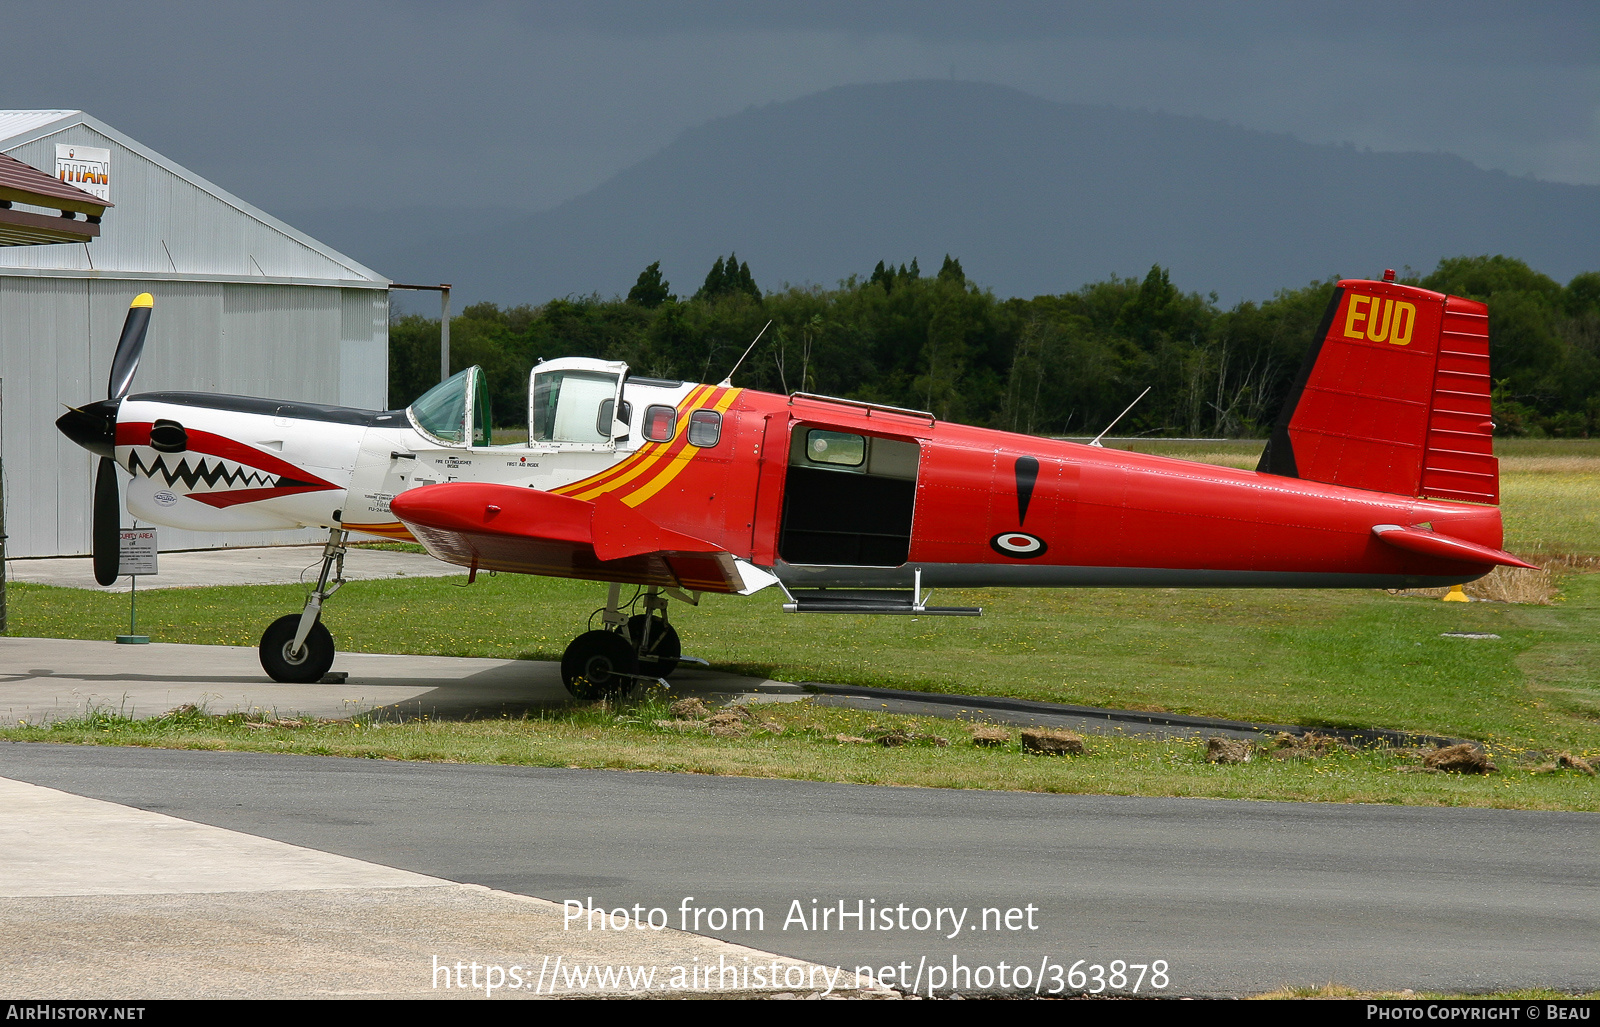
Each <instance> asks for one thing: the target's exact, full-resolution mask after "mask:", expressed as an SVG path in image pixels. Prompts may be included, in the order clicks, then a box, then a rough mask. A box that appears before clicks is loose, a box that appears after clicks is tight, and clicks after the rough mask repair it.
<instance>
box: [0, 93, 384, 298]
mask: <svg viewBox="0 0 1600 1027" xmlns="http://www.w3.org/2000/svg"><path fill="white" fill-rule="evenodd" d="M57 143H73V144H77V145H81V146H99V147H104V148H106V149H109V150H110V151H111V202H112V203H114V204H116V206H114V207H112V208H111V209H110V210H108V211H106V217H105V222H104V223H103V224H102V225H101V234H100V238H98V239H96V240H95V241H94V242H92V243H89V244H87V245H58V246H9V247H5V248H3V249H0V267H38V268H72V269H74V270H83V271H87V270H91V269H96V270H101V271H107V270H111V271H156V272H165V273H168V274H173V273H176V274H186V275H191V274H212V275H245V276H261V277H274V278H354V277H356V275H355V274H354V273H353V272H352V269H351V268H349V267H346V266H345V265H343V264H340V263H339V262H338V261H336V260H332V259H330V258H329V257H328V256H326V255H324V254H322V253H318V252H317V251H316V250H315V249H313V248H312V247H310V246H307V245H305V244H304V243H302V242H300V241H299V240H297V239H293V238H291V237H289V236H287V235H284V234H283V233H282V232H280V231H278V230H277V229H276V228H273V227H271V226H269V225H266V224H263V223H262V222H261V221H259V220H257V219H256V218H254V217H251V216H249V215H246V214H245V213H243V212H241V211H240V210H238V209H237V208H236V207H234V206H233V205H231V204H228V203H225V202H224V201H223V200H221V199H219V198H218V197H216V196H213V195H211V194H210V193H208V192H206V191H205V190H204V189H201V188H200V187H198V186H196V185H195V184H194V183H192V182H188V181H186V180H184V179H183V178H181V177H180V176H178V175H175V174H173V173H172V172H171V171H168V170H167V169H166V168H164V167H161V166H160V165H158V164H155V163H153V162H151V161H149V160H147V159H146V158H145V157H144V156H143V155H142V154H139V153H136V152H135V151H133V150H130V149H128V148H127V147H126V146H123V145H122V144H121V143H119V142H117V141H116V140H114V139H111V138H109V137H107V136H105V135H104V134H102V133H100V132H96V131H95V130H94V129H92V128H90V127H88V126H87V125H73V126H70V127H68V128H65V129H62V130H61V131H58V132H54V133H52V134H50V135H48V136H45V137H43V138H41V139H35V140H33V141H32V142H28V143H23V144H22V145H20V146H16V147H14V148H11V149H8V150H6V151H5V152H6V153H7V154H9V155H10V156H12V157H15V158H16V159H17V160H20V161H23V162H25V163H28V164H32V165H33V166H34V167H36V168H39V169H41V170H43V171H44V172H46V173H47V174H55V166H56V144H57Z"/></svg>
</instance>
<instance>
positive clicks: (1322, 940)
mask: <svg viewBox="0 0 1600 1027" xmlns="http://www.w3.org/2000/svg"><path fill="white" fill-rule="evenodd" d="M0 777H6V778H12V779H15V780H19V781H25V782H31V783H33V784H37V785H40V786H44V787H48V788H54V789H61V790H64V791H66V792H70V793H74V794H77V795H81V796H89V797H93V798H96V799H100V800H104V801H108V802H114V803H119V804H124V805H126V806H129V807H133V808H135V809H139V810H147V811H153V812H155V813H159V814H162V815H165V816H168V817H173V818H180V819H181V820H184V821H190V822H195V823H199V824H209V825H213V826H215V827H219V828H225V829H227V830H230V831H238V832H244V833H246V834H249V835H254V836H258V837H260V838H266V839H273V840H275V841H278V842H284V843H289V844H292V845H297V846H304V847H308V848H310V849H314V850H319V851H321V852H325V853H332V854H336V855H338V856H343V857H348V858H350V859H355V860H361V861H365V862H368V863H372V864H378V865H380V866H384V867H390V868H394V869H395V870H397V871H405V872H408V873H412V874H421V875H425V876H427V877H430V878H437V879H442V880H446V881H454V882H464V883H470V884H477V885H482V886H485V887H488V888H492V889H498V890H500V891H504V892H511V893H519V894H523V895H529V896H538V897H541V898H545V899H550V900H554V901H558V902H559V901H561V900H564V899H569V898H577V899H587V898H589V897H591V896H592V897H593V898H594V900H595V902H596V903H597V904H599V905H604V906H628V907H632V906H633V905H634V904H635V903H639V904H642V905H643V906H644V907H646V908H649V907H659V908H662V909H664V910H670V911H671V913H672V916H673V918H674V922H673V925H672V926H674V927H676V926H677V925H678V924H677V920H676V918H677V916H678V912H677V911H678V910H679V909H680V907H681V906H682V904H683V902H684V899H685V897H686V896H693V899H692V900H691V905H692V906H699V907H702V908H711V907H719V906H720V907H723V908H727V907H733V906H742V907H760V908H762V909H763V910H764V911H765V914H766V924H765V928H766V929H765V930H763V931H751V932H744V931H741V932H737V933H734V932H729V931H710V932H707V933H711V934H714V935H717V936H719V937H722V938H725V939H727V940H730V941H734V942H738V943H742V944H744V945H749V946H753V947H755V948H757V949H765V950H769V951H775V952H780V953H784V954H786V955H791V956H796V957H800V958H804V959H809V960H815V961H817V962H820V963H827V964H833V965H843V966H846V967H854V966H856V965H869V964H870V965H875V966H876V965H879V964H889V963H894V964H899V963H907V964H908V966H909V967H911V968H915V967H916V966H917V965H918V962H919V960H923V959H926V960H927V961H929V962H930V963H935V962H943V963H946V964H948V962H949V961H950V960H951V959H952V958H956V959H958V960H960V961H961V962H962V963H963V965H967V966H976V965H990V966H995V965H997V964H998V963H1000V962H1001V961H1004V962H1006V963H1007V964H1010V965H1013V966H1014V965H1016V964H1018V963H1021V964H1034V965H1036V964H1038V963H1039V961H1040V960H1041V959H1047V960H1049V961H1054V962H1061V963H1064V964H1066V965H1070V964H1071V963H1072V962H1073V961H1075V960H1077V959H1086V960H1088V961H1089V962H1090V963H1097V962H1098V963H1102V964H1106V963H1109V962H1110V961H1111V960H1114V959H1122V960H1125V961H1127V962H1131V963H1145V962H1149V961H1150V960H1154V959H1163V960H1165V961H1166V962H1167V963H1168V964H1169V966H1170V975H1171V980H1172V982H1173V987H1172V989H1171V991H1177V992H1182V993H1191V994H1192V993H1240V992H1251V991H1261V990H1267V989H1271V988H1274V987H1277V986H1279V985H1282V984H1285V983H1299V984H1315V983H1322V982H1326V981H1329V980H1332V981H1337V982H1342V983H1345V984H1350V985H1353V986H1357V987H1364V988H1392V989H1400V988H1408V987H1409V988H1415V989H1418V990H1422V989H1438V990H1445V991H1468V992H1471V991H1484V990H1489V989H1497V988H1510V987H1527V986H1535V985H1538V986H1548V987H1554V988H1561V989H1567V990H1575V991H1587V990H1594V989H1596V988H1600V960H1597V959H1596V958H1595V953H1596V946H1595V939H1596V938H1597V937H1600V877H1597V875H1596V874H1595V872H1594V860H1593V845H1592V844H1591V842H1592V840H1593V839H1594V838H1595V837H1596V831H1597V829H1600V816H1596V815H1594V814H1578V813H1533V812H1520V811H1503V810H1486V809H1434V808H1416V807H1395V806H1356V805H1349V806H1340V805H1326V804H1294V803H1270V802H1232V801H1217V800H1185V799H1138V798H1120V797H1097V796H1061V795H1034V794H1016V793H992V792H970V791H943V790H932V789H912V788H877V787H867V786H852V785H835V784H815V783H808V782H798V781H768V780H748V779H738V778H718V777H707V776H700V775H672V774H648V773H619V772H608V771H582V770H552V769H534V768H519V767H490V766H466V765H431V764H412V763H393V762H381V761H370V760H351V759H331V758H318V757H304V756H273V755H265V754H255V753H220V752H179V751H162V750H145V749H116V748H100V747H74V746H51V745H40V744H20V743H15V744H0ZM796 899H798V900H800V902H801V904H802V908H804V909H806V910H809V909H810V903H811V900H812V899H817V900H818V901H819V904H832V905H836V904H837V903H838V902H839V900H841V899H842V900H846V902H847V903H849V904H850V906H851V908H854V904H855V902H856V901H857V900H858V899H859V900H868V901H872V900H876V904H877V905H878V906H879V907H883V906H886V905H894V906H898V905H900V904H904V905H906V906H907V907H910V908H916V907H919V906H920V907H935V906H946V907H964V908H967V909H969V910H971V911H972V912H971V914H970V915H971V916H974V917H975V916H977V915H978V912H979V910H981V909H982V908H983V907H992V908H997V909H1001V910H1006V909H1011V908H1019V909H1020V908H1022V907H1025V906H1027V905H1032V906H1034V907H1036V908H1037V912H1036V913H1035V914H1033V915H1034V917H1035V919H1036V923H1037V924H1038V927H1037V929H1036V930H1028V929H1026V927H1019V929H1017V930H999V931H993V930H991V931H974V930H970V929H967V930H963V931H962V932H961V933H960V934H958V935H957V936H956V937H955V938H953V939H947V938H944V937H940V936H936V935H934V934H933V933H932V932H917V931H914V930H908V931H901V930H898V929H896V930H888V931H876V932H866V931H857V930H853V929H846V930H844V931H839V930H837V929H834V930H828V931H809V930H808V931H802V930H799V929H797V928H796V927H795V926H793V925H791V926H790V928H789V929H788V930H784V929H783V923H784V920H785V917H786V914H787V913H788V912H789V911H790V910H791V908H792V903H793V901H794V900H796ZM25 901H27V900H22V899H8V900H5V902H4V903H0V908H3V909H6V910H10V911H11V912H10V913H9V914H8V915H7V919H11V920H12V922H11V923H9V924H7V925H6V927H5V928H4V929H5V930H6V931H7V933H8V935H9V936H11V937H18V936H23V937H38V936H39V932H40V931H41V930H42V928H41V927H40V926H38V922H37V921H36V920H29V919H28V915H29V911H28V908H27V907H26V906H25V905H22V903H24V902H25ZM296 901H299V900H296ZM69 912H70V911H62V912H60V913H59V914H52V916H53V917H54V919H50V918H47V920H48V922H49V923H51V924H54V925H56V926H54V927H52V928H50V929H51V930H52V931H62V930H64V928H62V927H61V926H60V925H61V924H63V923H66V922H67V921H66V920H63V919H61V917H66V916H68V914H69ZM72 915H77V914H72ZM85 915H87V914H85ZM220 915H221V914H219V916H220ZM19 917H20V918H21V922H18V920H17V918H19ZM968 922H969V924H970V923H971V921H970V920H969V921H968ZM1018 923H1021V921H1020V920H1019V921H1018ZM946 927H947V928H948V923H946ZM275 929H276V930H282V928H281V923H280V926H279V927H277V928H275ZM473 929H474V928H473V927H472V925H471V924H470V923H468V922H467V921H466V920H463V921H462V923H461V927H460V930H461V931H462V932H466V933H464V934H463V941H462V945H463V948H465V947H466V946H467V944H468V938H467V935H468V934H470V932H471V931H472V930H473ZM702 930H704V928H702ZM946 933H948V930H947V931H946ZM568 937H571V938H573V939H574V944H577V939H576V936H568ZM280 944H284V945H291V946H292V945H293V944H298V941H297V940H295V939H292V938H280ZM196 958H200V959H204V958H205V956H204V953H198V954H197V955H196ZM1146 987H1147V990H1148V985H1147V986H1146ZM1169 993H1170V991H1169Z"/></svg>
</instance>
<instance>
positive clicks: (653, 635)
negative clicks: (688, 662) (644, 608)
mask: <svg viewBox="0 0 1600 1027" xmlns="http://www.w3.org/2000/svg"><path fill="white" fill-rule="evenodd" d="M648 616H649V615H648V614H643V613H636V614H634V615H633V616H632V617H629V618H628V637H629V638H631V639H633V641H634V644H635V645H638V643H639V639H641V638H643V637H644V627H645V623H646V618H647V617H648ZM638 652H639V673H641V674H654V675H655V676H656V677H661V678H664V677H666V676H667V675H669V674H671V673H672V672H673V671H675V670H677V669H678V657H680V656H682V655H683V647H682V646H680V645H679V644H678V632H677V630H676V629H675V628H673V626H672V625H671V624H668V623H667V622H666V619H665V618H662V617H656V618H654V623H652V624H651V625H650V644H649V646H648V648H645V647H641V648H639V650H638Z"/></svg>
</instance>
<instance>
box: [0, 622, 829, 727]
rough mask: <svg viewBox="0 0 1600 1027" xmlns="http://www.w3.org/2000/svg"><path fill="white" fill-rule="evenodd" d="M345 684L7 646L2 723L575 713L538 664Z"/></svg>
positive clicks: (471, 665) (118, 650)
mask: <svg viewBox="0 0 1600 1027" xmlns="http://www.w3.org/2000/svg"><path fill="white" fill-rule="evenodd" d="M333 669H334V671H335V672H338V673H343V674H345V675H347V676H346V677H345V679H344V680H343V681H335V682H328V683H315V684H308V685H286V684H280V683H278V682H276V681H273V680H271V679H269V678H268V677H267V676H266V674H265V672H263V671H262V669H261V662H260V660H259V658H258V656H257V652H256V650H255V649H254V648H250V647H246V646H222V645H177V644H163V643H159V642H155V643H151V644H150V645H117V644H116V643H115V642H109V641H106V642H92V641H83V640H79V639H65V638H0V722H3V723H6V724H8V725H14V724H16V723H17V722H18V721H23V720H25V721H27V722H28V723H30V724H38V723H42V722H44V721H46V720H53V719H61V718H65V717H75V716H81V715H83V714H84V713H85V712H86V711H93V710H107V711H110V712H114V713H121V714H123V715H125V716H129V717H137V718H145V717H157V716H160V715H161V714H162V713H164V712H166V711H167V710H170V709H173V708H175V707H178V706H182V705H184V704H186V703H192V704H193V705H195V706H199V707H202V708H203V709H205V710H206V711H207V712H210V713H232V712H235V711H244V712H247V713H255V714H265V715H271V716H279V717H292V716H310V717H321V718H330V719H332V718H340V717H350V716H354V715H357V714H363V713H368V712H371V711H373V710H376V709H378V708H379V707H382V710H381V711H380V714H379V715H381V716H386V717H393V718H396V719H398V718H406V719H410V718H412V717H423V716H426V717H431V718H435V719H440V718H443V719H462V718H477V717H498V716H502V715H510V716H517V715H519V714H520V713H521V712H523V711H526V710H536V709H539V708H542V707H549V706H555V705H559V704H562V703H567V702H571V701H572V696H571V695H569V694H568V693H567V690H566V688H565V687H564V686H563V685H562V684H561V669H560V667H559V665H557V664H555V663H549V662H539V661H533V660H489V659H469V658H462V657H454V656H385V655H380V654H375V653H339V654H338V655H337V656H335V657H334V661H333ZM680 691H681V692H686V693H690V694H703V693H707V692H714V693H734V694H748V693H760V692H767V691H771V692H778V693H789V694H803V689H801V688H800V687H799V686H798V685H789V684H786V683H783V682H773V681H763V680H762V679H760V678H749V677H741V676H739V675H737V674H723V673H720V672H718V671H709V670H704V669H701V668H698V667H692V666H684V667H683V668H681V669H680V670H679V671H678V672H677V673H675V674H673V676H672V691H671V692H669V693H668V694H669V695H672V694H675V693H678V692H680Z"/></svg>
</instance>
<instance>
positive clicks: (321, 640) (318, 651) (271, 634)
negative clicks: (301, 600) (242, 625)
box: [261, 613, 333, 684]
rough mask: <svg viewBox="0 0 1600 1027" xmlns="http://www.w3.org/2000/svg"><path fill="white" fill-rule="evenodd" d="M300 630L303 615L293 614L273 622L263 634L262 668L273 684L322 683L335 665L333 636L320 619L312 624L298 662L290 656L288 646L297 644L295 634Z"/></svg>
mask: <svg viewBox="0 0 1600 1027" xmlns="http://www.w3.org/2000/svg"><path fill="white" fill-rule="evenodd" d="M298 630H300V615H299V614H298V613H291V614H289V615H288V616H286V617H279V618H278V619H277V620H275V621H273V622H272V624H271V625H269V626H268V627H267V630H266V631H264V632H262V634H261V669H262V670H264V671H266V672H267V677H269V678H271V679H272V680H274V681H282V682H285V683H290V682H293V683H298V684H305V683H308V682H311V681H321V680H322V676H323V675H324V674H326V673H328V668H329V667H331V666H333V636H332V635H330V634H328V629H327V628H326V627H324V626H323V624H322V621H320V620H319V621H317V622H316V623H315V624H313V625H311V633H310V634H308V635H307V636H306V644H305V645H304V646H303V647H302V648H301V650H300V656H299V659H293V658H291V657H290V655H289V647H290V646H291V645H293V644H294V633H295V632H296V631H298Z"/></svg>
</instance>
